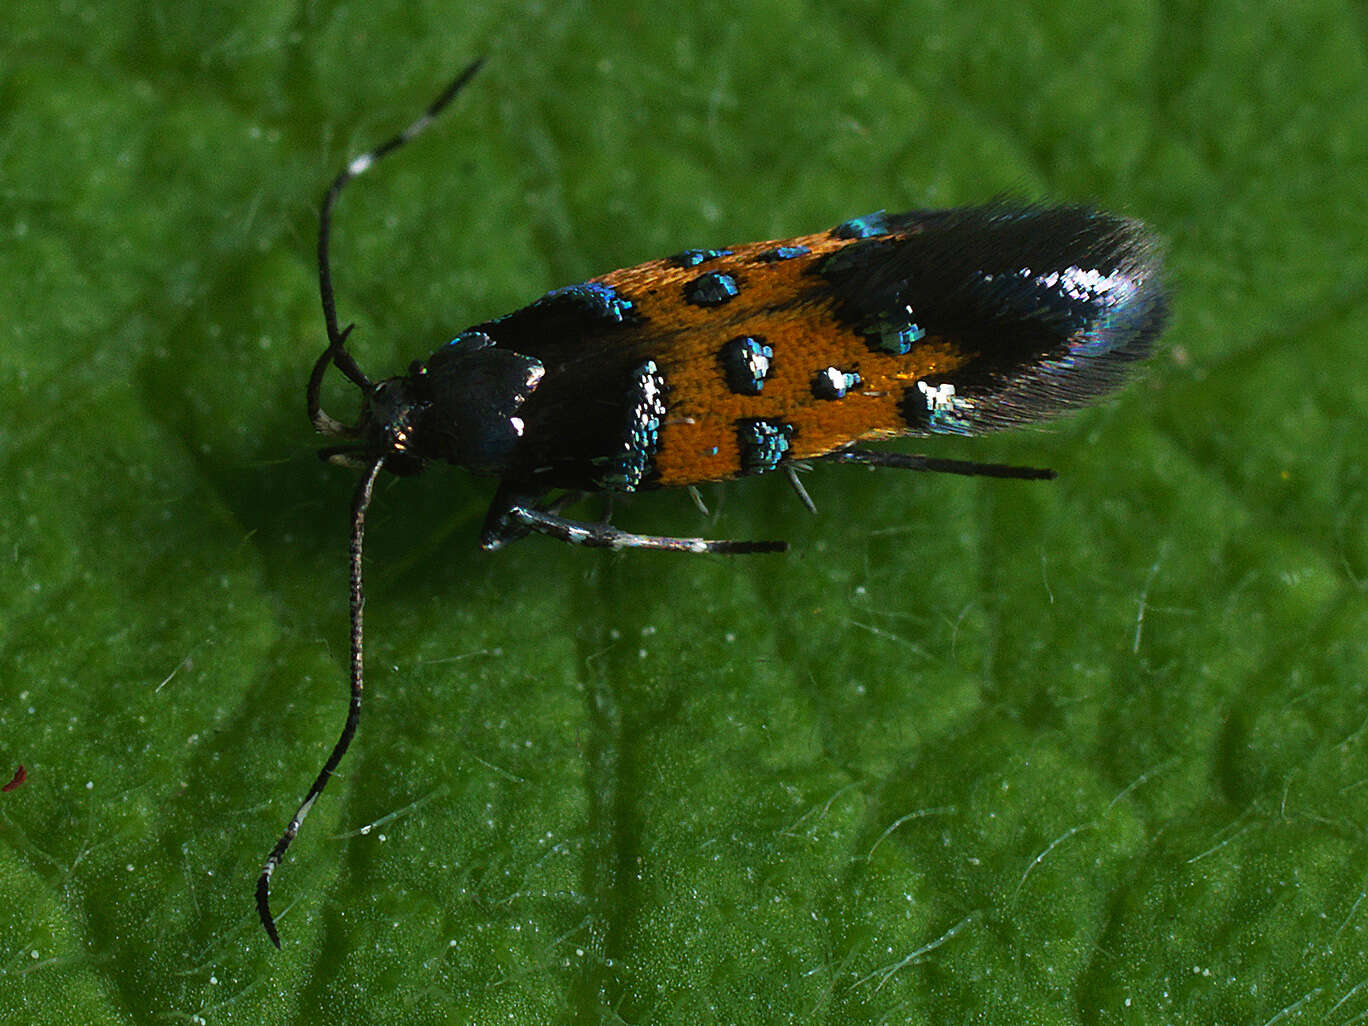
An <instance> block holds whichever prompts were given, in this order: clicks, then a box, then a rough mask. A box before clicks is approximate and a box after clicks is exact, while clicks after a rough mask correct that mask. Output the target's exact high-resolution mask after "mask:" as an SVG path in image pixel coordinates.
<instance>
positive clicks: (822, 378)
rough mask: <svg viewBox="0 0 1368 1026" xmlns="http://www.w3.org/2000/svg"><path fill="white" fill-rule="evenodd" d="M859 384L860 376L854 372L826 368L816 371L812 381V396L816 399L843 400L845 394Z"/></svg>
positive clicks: (837, 368)
mask: <svg viewBox="0 0 1368 1026" xmlns="http://www.w3.org/2000/svg"><path fill="white" fill-rule="evenodd" d="M859 383H860V375H859V374H857V373H856V372H855V371H843V370H841V368H839V367H827V368H825V369H823V370H820V371H818V372H817V376H816V377H814V378H813V379H812V394H813V395H814V396H816V397H817V398H818V399H844V398H845V396H846V393H847V392H849V391H850V390H851V389H852V388H855V387H856V386H857V385H859Z"/></svg>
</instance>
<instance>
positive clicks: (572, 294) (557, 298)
mask: <svg viewBox="0 0 1368 1026" xmlns="http://www.w3.org/2000/svg"><path fill="white" fill-rule="evenodd" d="M567 301H568V302H571V303H574V304H575V305H576V306H579V307H580V308H581V309H582V310H584V312H585V313H588V314H591V315H592V316H594V317H599V318H602V319H603V320H607V321H612V322H613V323H614V324H621V323H622V322H623V321H625V320H627V318H628V317H629V316H630V315H631V313H632V310H633V309H634V306H633V304H632V301H631V300H630V299H628V298H627V297H626V296H623V295H619V294H618V291H617V289H615V288H613V287H612V286H610V285H604V284H602V283H601V282H596V281H588V282H585V283H584V284H582V285H566V286H565V287H564V288H560V289H552V290H551V291H550V292H548V293H547V294H546V295H544V296H542V297H541V299H539V300H537V301H536V302H535V303H533V304H532V305H533V306H544V305H549V304H553V303H564V302H567Z"/></svg>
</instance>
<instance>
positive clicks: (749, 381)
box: [718, 335, 774, 395]
mask: <svg viewBox="0 0 1368 1026" xmlns="http://www.w3.org/2000/svg"><path fill="white" fill-rule="evenodd" d="M718 356H719V357H721V360H722V372H723V373H724V374H725V375H726V377H727V387H728V388H730V389H731V390H732V392H734V393H735V394H737V395H759V394H760V390H761V389H762V388H764V387H765V378H767V377H768V376H769V372H770V360H772V359H773V358H774V347H773V346H769V345H766V344H765V340H764V339H762V338H754V337H752V336H750V335H742V336H741V337H740V338H734V339H732V340H731V341H730V342H727V343H726V344H725V345H723V346H722V349H721V351H720V352H719V353H718Z"/></svg>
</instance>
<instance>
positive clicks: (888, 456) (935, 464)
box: [822, 449, 1058, 481]
mask: <svg viewBox="0 0 1368 1026" xmlns="http://www.w3.org/2000/svg"><path fill="white" fill-rule="evenodd" d="M822 458H823V459H829V460H834V461H836V462H837V463H858V464H860V465H862V466H866V467H893V468H895V469H898V470H925V471H929V472H931V473H936V474H963V475H965V476H966V477H1011V478H1018V479H1020V480H1023V481H1053V480H1054V479H1055V477H1056V476H1058V475H1056V474H1055V472H1054V471H1053V470H1050V469H1049V468H1047V467H1014V466H1011V465H1009V464H1005V463H974V462H972V461H970V460H947V459H941V458H940V457H938V456H914V455H911V454H909V453H902V452H878V451H875V450H872V449H845V450H843V451H842V452H833V453H831V454H830V455H829V456H824V457H822Z"/></svg>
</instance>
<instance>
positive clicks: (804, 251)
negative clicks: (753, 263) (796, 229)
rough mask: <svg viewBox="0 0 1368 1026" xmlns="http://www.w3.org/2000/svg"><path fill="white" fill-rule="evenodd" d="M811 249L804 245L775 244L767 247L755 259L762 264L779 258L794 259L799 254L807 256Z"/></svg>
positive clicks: (776, 261) (770, 262)
mask: <svg viewBox="0 0 1368 1026" xmlns="http://www.w3.org/2000/svg"><path fill="white" fill-rule="evenodd" d="M811 252H812V250H810V249H808V248H807V247H806V246H775V247H774V248H773V249H767V250H765V251H764V252H763V253H761V254H760V255H759V256H757V257H756V258H755V259H756V260H758V261H759V262H760V263H762V264H775V263H778V262H779V261H780V260H794V259H796V258H798V257H800V256H807V255H808V254H809V253H811Z"/></svg>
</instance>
